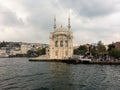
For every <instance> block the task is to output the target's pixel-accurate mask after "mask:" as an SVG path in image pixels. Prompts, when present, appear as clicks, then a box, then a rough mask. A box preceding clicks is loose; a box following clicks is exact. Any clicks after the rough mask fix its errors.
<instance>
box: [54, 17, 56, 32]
mask: <svg viewBox="0 0 120 90" xmlns="http://www.w3.org/2000/svg"><path fill="white" fill-rule="evenodd" d="M54 31H56V17H55V16H54Z"/></svg>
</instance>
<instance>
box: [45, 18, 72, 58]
mask: <svg viewBox="0 0 120 90" xmlns="http://www.w3.org/2000/svg"><path fill="white" fill-rule="evenodd" d="M49 39H50V47H49V48H47V49H46V54H47V56H48V57H49V59H59V60H60V59H67V58H69V57H72V55H73V33H72V31H71V25H70V17H68V26H67V28H66V27H63V26H62V25H61V26H60V27H57V25H56V17H54V31H53V32H50V38H49Z"/></svg>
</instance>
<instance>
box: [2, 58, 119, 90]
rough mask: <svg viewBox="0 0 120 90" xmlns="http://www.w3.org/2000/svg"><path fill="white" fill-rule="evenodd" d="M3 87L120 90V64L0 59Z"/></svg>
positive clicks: (5, 89)
mask: <svg viewBox="0 0 120 90" xmlns="http://www.w3.org/2000/svg"><path fill="white" fill-rule="evenodd" d="M0 90H120V66H119V65H117V66H115V65H83V64H78V65H73V64H66V63H60V62H29V61H28V59H27V58H0Z"/></svg>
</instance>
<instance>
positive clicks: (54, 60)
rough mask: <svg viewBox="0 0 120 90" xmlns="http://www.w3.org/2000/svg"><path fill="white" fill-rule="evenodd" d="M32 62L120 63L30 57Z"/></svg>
mask: <svg viewBox="0 0 120 90" xmlns="http://www.w3.org/2000/svg"><path fill="white" fill-rule="evenodd" d="M29 61H30V62H63V63H67V64H99V65H120V61H81V60H75V59H65V60H58V59H29Z"/></svg>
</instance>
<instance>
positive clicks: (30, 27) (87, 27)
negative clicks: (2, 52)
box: [0, 0, 120, 45]
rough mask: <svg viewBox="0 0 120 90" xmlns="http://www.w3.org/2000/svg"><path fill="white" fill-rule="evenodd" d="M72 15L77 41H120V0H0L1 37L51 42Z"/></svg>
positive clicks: (4, 39)
mask: <svg viewBox="0 0 120 90" xmlns="http://www.w3.org/2000/svg"><path fill="white" fill-rule="evenodd" d="M69 15H70V18H71V31H72V32H73V36H74V39H73V42H74V45H79V44H86V43H97V42H98V41H100V40H101V41H102V42H103V43H105V44H108V43H112V42H117V41H120V0H0V41H15V42H29V43H35V42H36V43H46V44H49V33H50V32H52V31H53V24H54V21H53V19H54V16H56V20H57V27H60V26H61V24H62V25H63V26H64V27H67V22H68V21H67V20H68V16H69Z"/></svg>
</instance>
